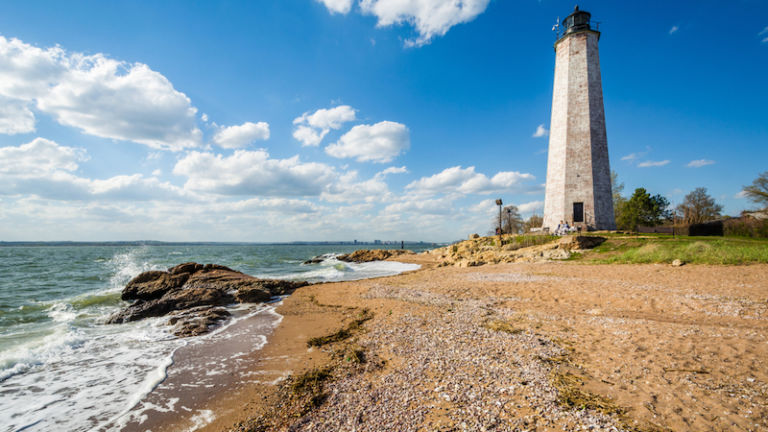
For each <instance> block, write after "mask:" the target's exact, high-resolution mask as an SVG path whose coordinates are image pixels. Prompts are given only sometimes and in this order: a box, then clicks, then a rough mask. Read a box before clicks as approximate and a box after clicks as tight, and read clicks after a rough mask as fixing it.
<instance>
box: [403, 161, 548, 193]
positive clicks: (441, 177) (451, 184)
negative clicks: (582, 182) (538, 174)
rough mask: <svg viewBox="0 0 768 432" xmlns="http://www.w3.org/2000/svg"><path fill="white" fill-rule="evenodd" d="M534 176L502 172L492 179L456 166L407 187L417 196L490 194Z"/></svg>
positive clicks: (468, 168)
mask: <svg viewBox="0 0 768 432" xmlns="http://www.w3.org/2000/svg"><path fill="white" fill-rule="evenodd" d="M533 179H534V176H533V175H531V174H527V173H519V172H516V171H502V172H499V173H496V175H494V176H493V177H491V178H488V177H487V176H486V175H485V174H481V173H476V172H475V167H473V166H471V167H467V168H462V167H461V166H455V167H451V168H446V169H444V170H443V171H441V172H439V173H437V174H435V175H432V176H430V177H422V178H421V179H419V180H416V181H414V182H412V183H410V184H409V185H407V186H406V187H405V189H406V190H409V191H411V192H412V193H414V194H417V195H424V194H435V193H460V194H489V193H493V192H499V191H505V190H510V189H512V188H514V187H515V186H519V185H520V183H522V182H523V181H524V180H533Z"/></svg>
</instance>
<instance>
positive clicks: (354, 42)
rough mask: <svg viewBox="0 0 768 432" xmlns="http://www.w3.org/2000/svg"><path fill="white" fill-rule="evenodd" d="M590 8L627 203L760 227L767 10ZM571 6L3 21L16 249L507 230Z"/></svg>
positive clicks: (345, 6) (11, 12)
mask: <svg viewBox="0 0 768 432" xmlns="http://www.w3.org/2000/svg"><path fill="white" fill-rule="evenodd" d="M580 6H581V8H582V9H584V10H588V11H590V12H591V13H592V16H593V20H594V21H599V22H600V23H601V24H600V30H601V31H602V37H601V40H600V57H601V68H602V77H603V93H604V98H605V110H606V122H607V129H608V146H609V153H610V158H611V167H612V169H613V170H615V171H616V172H617V173H618V174H619V178H620V180H621V181H622V182H624V183H625V185H626V189H625V194H629V193H631V191H632V190H633V189H634V188H636V187H645V188H646V189H648V190H649V191H650V192H651V193H660V194H663V195H665V196H666V197H668V198H669V199H670V201H671V202H673V203H679V202H680V201H681V200H682V199H683V197H684V195H685V194H686V193H687V192H690V191H691V190H692V189H694V188H696V187H706V188H707V189H708V190H709V191H710V193H711V195H712V196H714V197H715V198H716V199H717V201H718V202H719V203H721V204H723V205H724V206H725V210H726V213H728V214H738V213H739V212H740V211H741V210H743V209H745V208H751V207H752V205H751V203H750V202H749V201H747V200H746V199H744V198H742V197H740V196H739V192H740V190H741V188H742V187H743V186H744V185H747V184H749V183H751V181H752V180H753V179H754V178H755V177H756V176H757V175H758V174H759V173H760V172H763V171H766V170H768V164H767V163H766V161H768V108H767V106H766V101H768V80H766V78H765V77H766V70H768V3H766V2H764V1H758V0H752V1H749V0H742V1H728V2H726V1H679V2H662V1H643V2H613V1H610V2H609V1H588V2H582V3H580ZM572 9H573V2H572V1H571V2H565V1H549V0H541V1H535V0H519V1H514V0H490V1H489V0H465V1H464V2H462V3H454V1H451V0H413V1H411V2H403V1H394V0H324V1H318V0H276V1H268V0H263V1H258V2H245V1H241V2H237V1H226V2H214V1H210V2H189V1H162V2H157V1H146V2H140V1H131V2H127V1H126V2H102V1H79V2H60V1H50V2H45V1H35V2H29V1H10V0H9V1H4V2H2V3H1V4H0V37H1V39H0V240H138V239H155V240H168V241H174V240H178V241H182V240H185V241H187V240H188V241H193V240H200V241H293V240H330V239H334V240H352V239H358V240H371V239H392V240H397V239H413V240H425V241H445V240H453V239H457V238H462V237H464V236H466V235H467V234H469V233H472V232H481V233H484V232H487V231H488V230H489V228H490V224H491V222H490V219H491V217H492V214H493V210H494V206H493V200H494V199H496V198H497V197H501V198H502V199H503V200H504V201H505V203H513V204H517V205H518V206H519V207H520V208H521V210H522V211H523V214H524V215H525V216H528V215H530V214H531V213H533V212H538V213H539V214H540V213H541V211H542V207H543V199H544V193H543V192H544V188H543V183H544V180H545V178H546V158H547V154H546V150H547V143H548V138H547V135H546V131H547V129H548V128H549V120H550V119H549V117H550V108H551V98H552V80H553V74H554V52H553V42H554V35H553V33H552V31H551V27H552V25H553V24H554V22H555V19H556V18H557V17H558V16H559V17H561V18H562V17H564V16H565V15H567V14H568V13H570V11H572ZM537 131H538V132H539V133H538V134H537ZM537 135H538V136H537Z"/></svg>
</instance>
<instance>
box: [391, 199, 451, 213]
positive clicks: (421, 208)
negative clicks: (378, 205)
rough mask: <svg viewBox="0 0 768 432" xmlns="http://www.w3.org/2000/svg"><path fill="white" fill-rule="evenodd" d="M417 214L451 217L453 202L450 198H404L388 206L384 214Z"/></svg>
mask: <svg viewBox="0 0 768 432" xmlns="http://www.w3.org/2000/svg"><path fill="white" fill-rule="evenodd" d="M406 212H411V213H417V214H419V215H425V214H426V215H449V214H452V213H453V200H451V199H450V198H446V197H442V198H432V199H417V198H413V197H404V198H403V200H402V201H401V202H396V203H394V204H390V205H388V206H387V207H386V208H385V209H384V213H389V214H398V213H406Z"/></svg>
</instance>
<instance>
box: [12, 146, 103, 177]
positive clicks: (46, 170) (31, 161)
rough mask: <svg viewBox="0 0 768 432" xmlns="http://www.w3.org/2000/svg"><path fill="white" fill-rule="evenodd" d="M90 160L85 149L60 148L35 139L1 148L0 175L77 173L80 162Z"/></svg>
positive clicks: (23, 175)
mask: <svg viewBox="0 0 768 432" xmlns="http://www.w3.org/2000/svg"><path fill="white" fill-rule="evenodd" d="M86 160H88V156H87V155H86V153H85V150H84V149H79V148H73V147H65V146H60V145H58V144H57V143H55V142H54V141H51V140H47V139H45V138H35V139H34V140H32V141H31V142H29V143H26V144H22V145H20V146H18V147H14V146H9V147H0V174H2V175H12V176H14V177H23V178H29V177H41V176H45V175H48V174H52V173H54V172H57V171H75V170H76V169H77V167H78V162H83V161H86Z"/></svg>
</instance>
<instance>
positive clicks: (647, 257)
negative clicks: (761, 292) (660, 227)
mask: <svg viewBox="0 0 768 432" xmlns="http://www.w3.org/2000/svg"><path fill="white" fill-rule="evenodd" d="M605 237H606V238H607V240H606V242H605V243H603V244H602V245H600V246H598V247H596V248H594V249H593V250H591V251H589V252H586V253H583V254H574V255H573V256H572V257H571V259H572V260H578V261H586V262H594V263H605V264H612V263H628V264H647V263H671V262H672V261H674V260H676V259H679V260H681V261H683V262H685V263H691V264H754V263H768V240H766V239H752V238H744V237H680V236H678V237H675V238H673V237H672V236H670V235H661V234H644V235H642V236H628V235H621V234H609V235H605Z"/></svg>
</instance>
